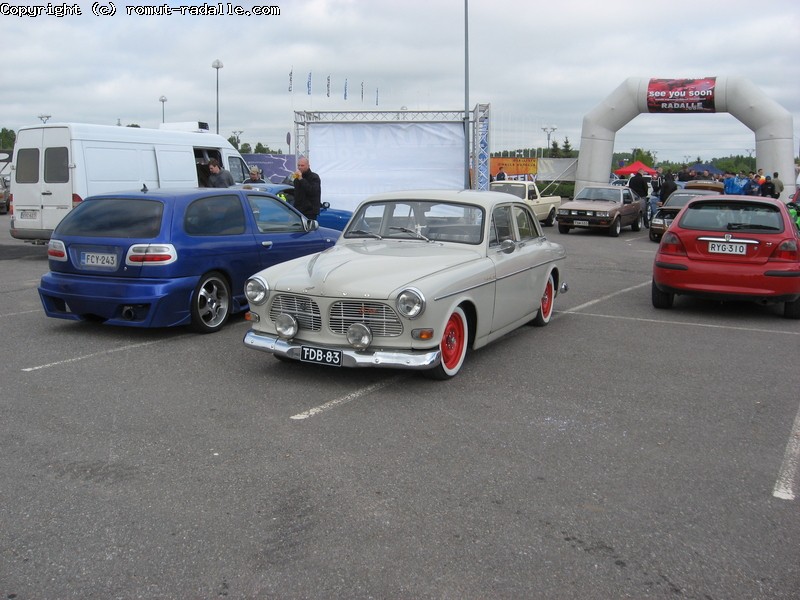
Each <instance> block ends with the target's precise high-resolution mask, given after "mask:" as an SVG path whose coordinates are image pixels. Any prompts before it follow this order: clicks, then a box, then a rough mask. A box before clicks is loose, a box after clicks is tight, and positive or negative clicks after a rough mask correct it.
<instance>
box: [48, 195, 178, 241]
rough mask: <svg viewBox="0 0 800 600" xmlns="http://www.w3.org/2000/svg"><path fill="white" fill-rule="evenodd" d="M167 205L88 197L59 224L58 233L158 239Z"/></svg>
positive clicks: (151, 201) (154, 202)
mask: <svg viewBox="0 0 800 600" xmlns="http://www.w3.org/2000/svg"><path fill="white" fill-rule="evenodd" d="M163 212H164V205H163V204H162V203H161V202H157V201H155V200H136V199H133V198H99V199H97V200H84V201H83V202H81V203H80V204H79V205H78V207H77V208H75V210H73V211H71V212H70V213H69V214H68V215H67V216H66V217H64V219H63V220H62V221H61V223H59V224H58V226H57V227H56V230H55V232H54V235H75V236H86V237H113V238H144V239H148V238H154V237H156V236H157V235H158V233H159V231H161V216H162V214H163Z"/></svg>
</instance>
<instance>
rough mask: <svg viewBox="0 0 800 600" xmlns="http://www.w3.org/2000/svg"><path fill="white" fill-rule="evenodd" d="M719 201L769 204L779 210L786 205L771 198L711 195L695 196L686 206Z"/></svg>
mask: <svg viewBox="0 0 800 600" xmlns="http://www.w3.org/2000/svg"><path fill="white" fill-rule="evenodd" d="M719 200H723V201H725V202H728V203H738V204H769V205H770V206H774V207H776V208H779V207H780V206H781V205H784V204H783V202H781V201H780V200H776V199H775V198H770V197H769V196H742V195H725V194H711V195H700V196H695V197H694V198H692V199H691V200H689V202H688V203H687V205H686V206H692V205H693V204H702V203H710V202H714V201H719ZM784 206H785V205H784Z"/></svg>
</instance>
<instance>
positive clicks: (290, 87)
mask: <svg viewBox="0 0 800 600" xmlns="http://www.w3.org/2000/svg"><path fill="white" fill-rule="evenodd" d="M293 72H294V69H292V70H291V71H289V91H290V92H291V91H292V73H293Z"/></svg>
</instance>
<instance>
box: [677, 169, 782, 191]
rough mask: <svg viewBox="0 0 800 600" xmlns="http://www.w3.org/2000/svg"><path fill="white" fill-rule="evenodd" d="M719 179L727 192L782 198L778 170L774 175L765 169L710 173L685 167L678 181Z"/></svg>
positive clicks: (679, 174)
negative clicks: (765, 172)
mask: <svg viewBox="0 0 800 600" xmlns="http://www.w3.org/2000/svg"><path fill="white" fill-rule="evenodd" d="M698 179H699V180H703V181H718V182H720V183H722V185H723V186H724V189H725V193H726V194H733V195H738V196H769V197H770V198H776V199H780V197H781V194H783V190H784V185H783V181H781V179H780V177H779V175H778V173H777V172H775V173H773V174H772V175H766V174H764V169H758V171H750V172H749V173H745V172H744V171H739V172H738V173H730V172H726V173H710V172H709V171H700V172H698V171H694V170H692V169H689V168H688V167H683V168H682V169H681V170H680V171H678V173H677V180H678V181H684V182H685V181H694V180H698Z"/></svg>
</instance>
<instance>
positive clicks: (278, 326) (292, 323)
mask: <svg viewBox="0 0 800 600" xmlns="http://www.w3.org/2000/svg"><path fill="white" fill-rule="evenodd" d="M298 329H299V326H298V325H297V319H295V318H294V317H293V316H292V315H287V314H286V313H281V314H279V315H278V317H277V318H276V319H275V331H277V332H278V335H279V336H281V337H282V338H283V339H285V340H290V339H292V338H293V337H294V336H296V335H297V330H298Z"/></svg>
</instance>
